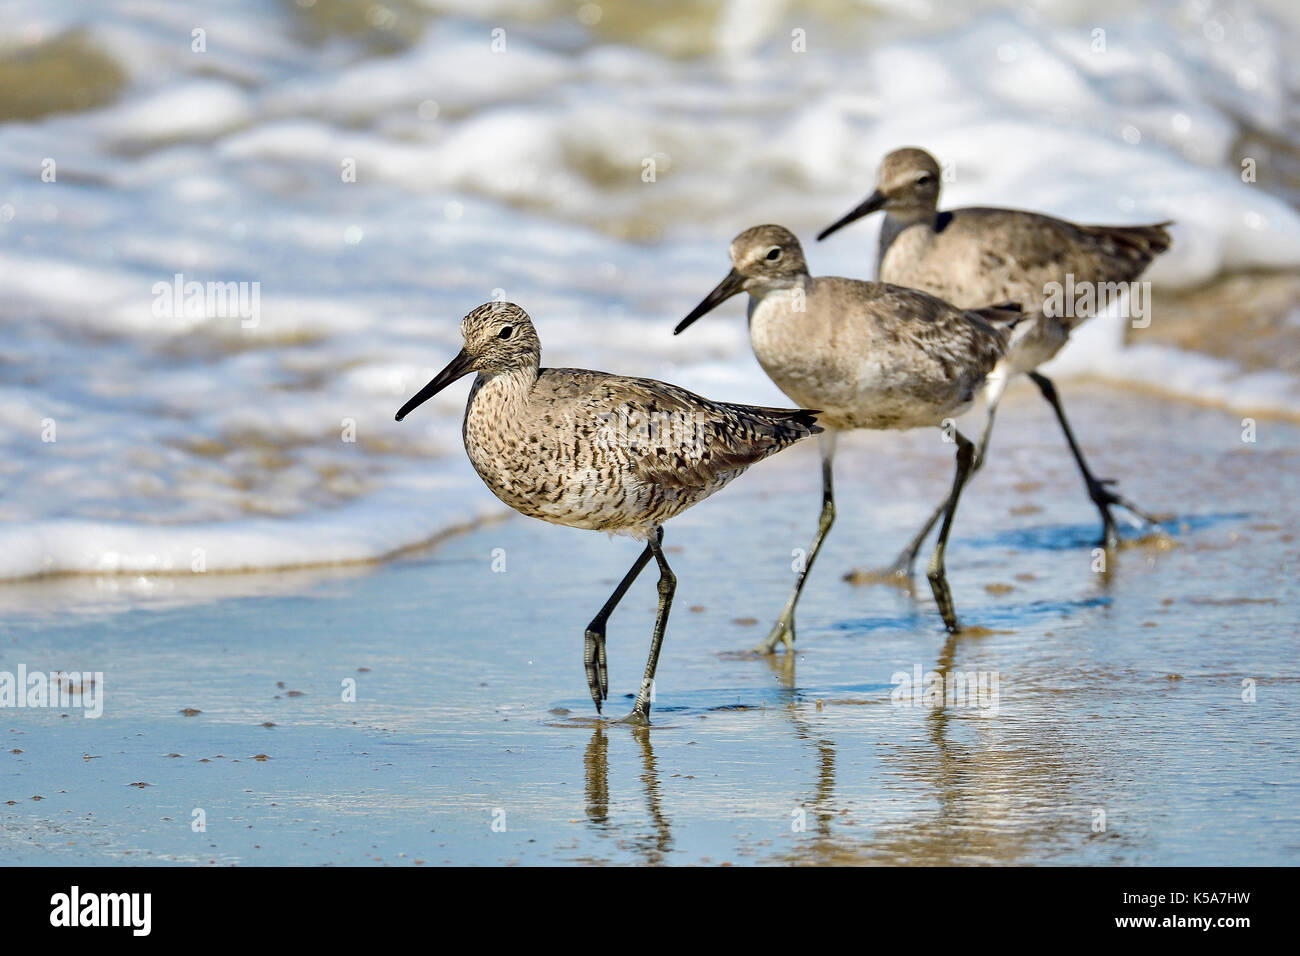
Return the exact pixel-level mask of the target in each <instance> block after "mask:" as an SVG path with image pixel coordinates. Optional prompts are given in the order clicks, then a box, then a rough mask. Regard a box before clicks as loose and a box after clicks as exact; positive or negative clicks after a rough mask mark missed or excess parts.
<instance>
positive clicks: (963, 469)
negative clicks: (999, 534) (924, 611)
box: [925, 431, 975, 634]
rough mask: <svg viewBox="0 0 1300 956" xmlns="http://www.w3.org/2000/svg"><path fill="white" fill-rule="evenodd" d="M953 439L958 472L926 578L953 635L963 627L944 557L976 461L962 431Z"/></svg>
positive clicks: (956, 432)
mask: <svg viewBox="0 0 1300 956" xmlns="http://www.w3.org/2000/svg"><path fill="white" fill-rule="evenodd" d="M953 435H954V437H955V438H956V440H957V470H956V473H955V474H954V475H953V479H952V491H951V492H950V493H949V494H948V500H947V501H946V502H945V503H944V512H943V525H942V526H941V527H940V528H939V543H938V544H936V545H935V547H934V554H933V555H932V556H931V558H930V567H929V568H928V569H927V570H926V572H925V576H926V577H927V578H929V579H930V590H931V591H933V592H934V600H935V602H936V603H937V604H938V605H939V613H940V614H942V615H943V623H944V626H945V627H947V628H948V633H950V634H956V633H957V632H958V631H960V630H961V625H959V624H958V623H957V612H956V610H955V609H954V608H953V604H952V591H951V590H950V589H949V588H948V574H947V570H946V569H945V567H944V563H943V557H944V552H945V551H947V549H948V533H949V532H950V531H952V518H953V515H954V514H956V513H957V499H958V498H959V497H961V489H962V487H963V486H964V485H965V484H966V480H967V479H968V478H969V477H970V473H971V462H972V461H973V459H974V457H975V446H974V445H972V444H971V443H970V440H969V439H968V438H967V437H966V436H965V435H963V434H962V433H961V432H959V431H954V432H953Z"/></svg>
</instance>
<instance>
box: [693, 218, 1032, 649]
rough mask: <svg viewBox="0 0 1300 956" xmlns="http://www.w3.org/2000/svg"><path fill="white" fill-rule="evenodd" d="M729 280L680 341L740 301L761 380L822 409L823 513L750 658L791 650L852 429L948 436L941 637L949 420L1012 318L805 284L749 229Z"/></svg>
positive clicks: (883, 289)
mask: <svg viewBox="0 0 1300 956" xmlns="http://www.w3.org/2000/svg"><path fill="white" fill-rule="evenodd" d="M731 263H732V269H731V272H730V273H729V274H728V275H727V277H726V278H725V279H723V280H722V282H720V283H719V284H718V286H717V288H715V289H714V290H713V291H712V292H710V293H709V294H708V296H706V297H705V299H704V301H702V302H701V303H700V304H699V305H697V306H696V307H695V308H694V309H693V310H692V311H691V313H690V314H689V315H688V316H686V318H684V319H682V321H681V322H679V323H678V324H677V328H676V330H675V331H676V332H678V333H680V332H681V331H682V330H684V329H685V328H686V327H687V326H688V325H690V324H691V323H692V322H694V321H695V320H696V319H698V318H699V317H700V316H702V315H704V314H705V313H706V312H709V311H710V310H712V309H713V308H715V307H716V306H718V305H719V304H721V303H722V302H724V301H726V300H727V299H729V298H731V297H732V296H733V295H736V294H738V293H740V292H748V293H749V338H750V343H751V345H752V346H753V348H754V355H755V356H757V358H758V362H759V364H760V365H762V366H763V370H764V371H765V372H767V374H768V377H770V378H771V379H772V381H773V382H775V383H776V384H777V387H778V388H780V389H781V391H783V392H785V394H786V395H788V396H789V397H790V399H791V400H792V401H794V402H795V403H796V404H799V405H811V406H814V407H816V408H820V409H822V411H821V412H819V413H818V415H817V420H818V422H819V423H820V424H821V425H823V426H824V427H825V428H826V432H825V434H824V435H822V438H821V439H820V440H821V452H822V513H821V519H820V521H819V522H818V526H817V536H816V537H815V538H814V539H813V543H812V546H811V547H810V548H809V550H808V555H807V558H806V559H805V561H804V565H803V570H802V571H801V572H800V573H799V577H798V579H797V580H796V582H795V586H794V590H793V591H792V592H791V594H790V598H789V600H788V601H787V602H786V605H785V609H784V610H783V611H782V612H781V616H780V617H779V618H778V619H777V622H776V625H775V626H774V627H773V628H772V631H771V633H770V634H768V636H767V640H766V641H765V642H764V643H763V644H761V645H760V646H759V647H758V648H757V650H760V651H762V652H764V653H771V652H772V650H773V649H774V648H775V647H776V644H777V642H778V641H781V642H783V643H784V644H785V646H786V648H787V650H793V649H794V610H795V605H796V604H797V603H798V601H799V595H800V594H801V593H802V592H803V585H804V581H805V580H806V578H807V576H808V573H809V572H810V571H811V570H812V566H813V562H814V561H815V560H816V558H817V552H818V551H819V550H820V549H821V546H822V541H823V540H825V538H826V533H827V532H828V531H829V530H830V528H831V524H832V523H833V522H834V520H835V495H834V492H833V487H832V461H833V459H834V456H835V442H836V438H837V436H838V433H839V432H840V431H842V430H845V429H851V428H872V429H907V428H920V427H922V426H927V425H938V426H948V428H946V434H947V433H948V431H949V430H950V433H951V436H952V440H953V441H955V442H956V443H957V468H956V474H955V475H954V477H953V483H952V490H951V491H950V492H949V494H948V498H947V500H946V501H945V502H944V516H943V527H942V528H941V529H940V531H939V543H938V545H937V546H936V547H935V549H934V556H933V557H932V558H931V560H930V568H929V571H928V577H929V580H930V588H931V590H932V591H933V592H934V599H935V602H936V603H937V604H938V605H939V613H940V614H942V615H943V622H944V624H945V626H947V628H948V630H949V631H957V630H958V629H959V625H958V623H957V615H956V612H955V610H954V608H953V603H952V592H951V590H950V589H949V587H948V578H947V573H946V571H945V567H944V552H945V551H946V550H947V546H948V533H949V531H951V530H952V519H953V515H954V513H955V512H956V510H957V499H958V497H959V496H960V495H961V489H962V485H963V484H965V482H966V476H967V473H968V472H969V470H970V466H971V456H972V454H973V449H974V446H973V445H972V444H971V443H970V442H969V441H968V440H967V439H966V437H965V436H964V435H962V434H961V432H959V431H957V430H956V428H955V427H951V422H950V419H952V418H953V417H955V416H956V415H959V414H961V413H962V412H963V411H965V410H966V409H967V408H969V407H970V405H971V403H972V402H973V401H974V398H975V393H976V392H977V391H978V390H979V389H980V388H981V387H982V386H983V384H984V379H985V377H986V376H987V375H988V374H989V372H990V371H992V369H993V367H994V366H995V365H996V364H997V363H998V361H999V360H1000V359H1001V358H1002V356H1003V355H1004V354H1005V353H1006V350H1007V347H1008V342H1009V329H1010V327H1011V326H1012V325H1014V324H1015V322H1016V321H1017V320H1018V319H1019V318H1020V312H1019V310H1018V309H1016V308H997V309H984V310H981V311H980V312H979V313H974V312H967V311H963V310H962V309H958V308H956V307H954V306H952V305H949V304H948V303H947V302H944V301H943V300H941V299H938V298H936V297H935V296H932V295H930V294H929V293H927V292H918V291H917V290H915V289H905V288H902V287H900V286H895V285H887V284H885V283H880V282H863V281H859V280H856V279H841V278H838V277H834V276H831V277H819V278H814V277H813V276H811V275H809V273H808V264H807V262H806V261H805V260H804V255H803V249H802V248H801V247H800V245H799V240H798V239H796V238H795V237H794V235H793V233H791V232H790V231H789V230H788V229H786V228H784V227H782V226H771V225H768V226H755V227H754V228H752V229H747V230H746V231H744V232H742V233H741V234H740V235H738V236H737V237H736V238H735V239H734V240H732V243H731Z"/></svg>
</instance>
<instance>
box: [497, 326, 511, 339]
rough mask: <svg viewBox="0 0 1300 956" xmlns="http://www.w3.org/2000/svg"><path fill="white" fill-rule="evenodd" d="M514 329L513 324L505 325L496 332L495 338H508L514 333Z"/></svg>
mask: <svg viewBox="0 0 1300 956" xmlns="http://www.w3.org/2000/svg"><path fill="white" fill-rule="evenodd" d="M514 331H515V329H514V326H512V325H507V326H506V327H505V328H503V329H502V330H501V331H500V332H498V333H497V338H499V339H508V338H510V336H511V335H513V334H514Z"/></svg>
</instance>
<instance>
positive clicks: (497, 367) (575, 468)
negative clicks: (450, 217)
mask: <svg viewBox="0 0 1300 956" xmlns="http://www.w3.org/2000/svg"><path fill="white" fill-rule="evenodd" d="M461 334H462V336H463V337H464V340H465V346H464V348H463V349H461V352H460V354H459V355H457V356H456V357H455V358H454V359H452V361H451V363H450V364H449V365H448V366H447V367H446V368H445V369H444V370H443V371H442V372H440V373H439V374H438V375H437V376H435V377H434V379H433V380H432V381H431V382H429V384H428V385H426V386H425V387H424V388H423V389H421V390H420V391H419V392H418V393H417V394H416V395H415V396H414V397H413V398H412V399H411V400H410V401H408V402H407V403H406V404H405V405H403V406H402V408H401V410H400V411H399V412H398V413H397V420H398V421H401V420H402V419H403V418H405V417H406V415H408V414H409V413H410V412H411V411H412V410H414V409H415V408H417V407H418V406H419V405H420V404H421V403H423V402H424V401H426V400H428V399H429V398H430V397H432V396H433V395H435V394H437V392H439V391H440V390H441V389H443V388H445V387H446V386H447V385H449V384H450V383H452V382H454V381H455V380H457V379H458V378H461V377H463V376H465V375H469V374H472V373H477V376H476V378H475V380H474V387H473V388H472V389H471V390H470V394H469V401H468V402H467V403H466V407H465V419H464V423H463V426H462V430H461V431H462V436H463V438H464V441H465V451H466V452H467V453H468V455H469V459H470V461H471V462H472V463H473V465H474V469H475V471H477V472H478V474H479V477H481V478H482V479H483V482H484V483H485V484H486V485H487V486H488V488H490V489H491V490H492V493H493V494H495V495H496V496H497V497H498V498H500V499H501V500H502V501H504V502H505V503H506V504H508V505H509V506H510V507H512V508H514V509H515V510H516V511H519V512H520V513H522V514H525V515H529V516H530V517H534V518H540V519H542V520H543V521H550V522H552V523H554V524H562V525H567V526H569V527H572V528H588V529H591V530H596V531H609V532H615V533H620V534H626V535H630V536H632V537H636V538H640V539H643V540H645V542H646V547H645V550H644V551H643V552H642V553H641V556H640V557H638V558H637V560H636V562H635V563H634V564H633V565H632V567H631V569H630V570H629V571H628V573H627V574H626V575H625V576H624V578H623V580H622V581H621V582H620V583H619V585H618V586H617V587H616V588H615V589H614V593H613V594H612V595H611V596H610V598H609V600H607V601H606V602H605V605H604V607H602V608H601V610H600V611H599V612H598V613H597V614H596V616H595V617H594V618H593V619H592V621H591V623H590V624H589V625H588V626H587V630H586V634H585V636H584V642H583V665H584V667H585V669H586V673H587V686H588V689H589V690H590V692H591V697H592V700H593V702H594V703H595V705H596V709H597V711H599V710H600V708H601V702H602V701H603V700H605V699H606V698H607V697H608V695H609V676H608V669H607V664H606V659H605V625H606V621H607V619H608V618H609V615H610V614H611V613H612V612H613V610H614V608H615V607H616V606H617V605H618V602H619V601H620V600H621V599H622V597H623V595H624V593H625V592H626V591H627V589H628V587H629V586H630V585H631V584H632V582H633V581H634V580H635V579H636V577H637V576H638V575H639V574H640V573H641V571H642V570H644V568H645V567H646V565H647V564H648V563H649V562H650V560H651V559H652V558H653V559H654V560H655V561H656V563H657V564H658V566H659V585H658V589H659V611H658V614H657V615H656V618H655V629H654V632H653V635H652V637H651V641H650V655H649V658H648V660H647V662H646V669H645V674H644V676H643V678H642V681H641V686H640V689H639V690H638V692H637V695H636V701H635V703H634V704H633V706H632V712H631V713H630V714H629V715H628V716H627V717H626V718H624V719H625V720H626V721H629V722H632V723H638V724H644V723H648V722H649V718H650V699H651V690H652V687H653V682H654V675H655V669H656V667H657V666H658V662H659V649H660V646H661V644H662V642H663V635H664V628H665V627H666V625H667V622H668V612H669V609H670V608H671V606H672V597H673V592H674V589H675V587H676V581H677V579H676V577H675V576H674V575H673V572H672V569H671V568H669V566H668V561H667V558H666V557H665V555H664V552H663V548H662V541H663V523H664V522H665V521H667V520H668V519H669V518H672V517H673V516H675V515H678V514H680V513H681V512H682V511H685V510H686V509H687V508H689V507H690V506H691V505H693V504H695V503H696V502H699V501H703V500H704V499H705V498H707V497H708V496H709V495H711V494H713V493H714V492H715V491H717V490H719V489H720V488H722V487H724V486H725V485H726V484H727V483H728V482H730V481H732V480H733V479H734V478H736V477H737V476H738V475H740V473H741V472H743V471H744V470H745V469H746V468H748V467H749V466H750V465H752V464H754V463H755V462H758V461H762V460H763V459H764V458H766V457H768V456H769V455H773V454H775V453H776V452H778V451H781V450H782V449H783V448H788V447H789V446H791V445H793V444H794V443H795V442H797V441H799V440H801V439H803V438H807V437H809V436H810V435H815V434H817V433H818V432H820V431H821V430H822V429H821V427H820V426H818V425H817V421H816V413H815V412H810V411H805V410H802V409H786V408H761V407H756V406H752V405H733V404H730V403H727V402H711V401H709V400H708V399H706V398H701V397H700V396H699V395H696V394H694V393H692V392H688V391H687V390H686V389H684V388H678V387H677V386H675V385H668V384H666V383H664V382H658V381H655V380H653V379H648V378H627V377H625V376H621V375H610V374H608V373H606V372H591V371H587V370H585V369H572V368H551V369H544V368H541V342H540V341H539V340H538V338H537V331H536V329H534V328H533V323H532V321H531V320H530V319H529V317H528V315H527V313H525V312H524V310H523V309H521V308H520V307H519V306H517V305H514V304H513V303H509V302H488V303H485V304H484V305H481V306H479V307H478V308H477V309H475V310H474V311H473V312H470V313H469V314H468V315H467V316H465V318H464V320H463V321H462V322H461Z"/></svg>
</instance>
